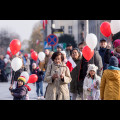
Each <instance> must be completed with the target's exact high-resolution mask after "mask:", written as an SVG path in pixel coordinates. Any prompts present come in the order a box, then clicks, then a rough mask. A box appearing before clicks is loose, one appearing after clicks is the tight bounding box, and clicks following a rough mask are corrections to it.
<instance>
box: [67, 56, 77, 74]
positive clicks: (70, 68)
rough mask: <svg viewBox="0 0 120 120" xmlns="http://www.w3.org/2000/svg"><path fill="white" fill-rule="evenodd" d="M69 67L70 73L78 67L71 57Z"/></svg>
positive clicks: (68, 62)
mask: <svg viewBox="0 0 120 120" xmlns="http://www.w3.org/2000/svg"><path fill="white" fill-rule="evenodd" d="M66 65H67V67H68V68H69V70H70V72H72V70H73V69H74V68H75V67H76V66H77V65H76V63H75V62H74V60H73V59H72V57H70V58H69V59H68V61H67V64H66Z"/></svg>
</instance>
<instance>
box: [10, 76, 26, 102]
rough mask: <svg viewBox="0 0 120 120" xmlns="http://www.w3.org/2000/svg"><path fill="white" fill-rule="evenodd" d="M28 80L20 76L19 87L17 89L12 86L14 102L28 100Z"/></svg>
mask: <svg viewBox="0 0 120 120" xmlns="http://www.w3.org/2000/svg"><path fill="white" fill-rule="evenodd" d="M25 82H26V79H25V78H24V77H22V76H20V77H19V78H18V80H17V87H16V88H15V89H13V88H12V86H11V87H10V88H9V90H10V92H11V95H12V96H13V100H26V94H27V93H28V90H27V87H25V86H24V85H25Z"/></svg>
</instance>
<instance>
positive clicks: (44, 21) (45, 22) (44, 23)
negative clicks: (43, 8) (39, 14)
mask: <svg viewBox="0 0 120 120" xmlns="http://www.w3.org/2000/svg"><path fill="white" fill-rule="evenodd" d="M47 23H48V21H47V20H43V29H44V30H45V26H46V25H47Z"/></svg>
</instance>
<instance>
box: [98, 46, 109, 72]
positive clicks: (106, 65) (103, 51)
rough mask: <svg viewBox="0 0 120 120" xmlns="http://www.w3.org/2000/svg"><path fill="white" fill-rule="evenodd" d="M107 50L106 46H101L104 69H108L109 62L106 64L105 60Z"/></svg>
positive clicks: (100, 52) (100, 51)
mask: <svg viewBox="0 0 120 120" xmlns="http://www.w3.org/2000/svg"><path fill="white" fill-rule="evenodd" d="M105 52H106V48H100V50H99V54H100V56H101V58H102V63H103V70H106V69H107V68H108V64H106V63H105V61H104V55H105Z"/></svg>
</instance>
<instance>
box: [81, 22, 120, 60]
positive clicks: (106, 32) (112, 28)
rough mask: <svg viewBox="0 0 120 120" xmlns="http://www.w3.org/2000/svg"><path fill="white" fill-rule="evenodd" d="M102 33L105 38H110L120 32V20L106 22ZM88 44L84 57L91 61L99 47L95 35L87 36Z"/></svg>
mask: <svg viewBox="0 0 120 120" xmlns="http://www.w3.org/2000/svg"><path fill="white" fill-rule="evenodd" d="M100 31H101V33H102V35H103V36H105V37H110V36H111V34H117V33H118V32H120V20H111V23H109V22H107V21H105V22H103V23H102V24H101V25H100ZM86 44H87V46H85V47H84V48H83V51H82V53H83V56H84V58H85V59H86V60H87V61H89V60H90V59H91V58H92V57H93V55H94V49H95V47H96V46H97V37H96V35H95V34H93V33H90V34H88V35H87V36H86Z"/></svg>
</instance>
